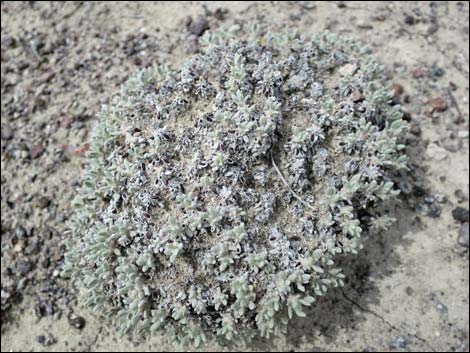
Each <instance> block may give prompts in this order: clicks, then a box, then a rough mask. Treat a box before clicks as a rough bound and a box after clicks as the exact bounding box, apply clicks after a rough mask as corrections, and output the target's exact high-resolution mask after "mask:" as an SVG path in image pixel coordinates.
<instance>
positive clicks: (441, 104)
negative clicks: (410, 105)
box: [428, 97, 447, 112]
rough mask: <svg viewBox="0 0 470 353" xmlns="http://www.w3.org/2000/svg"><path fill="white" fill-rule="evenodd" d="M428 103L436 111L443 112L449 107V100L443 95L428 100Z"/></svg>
mask: <svg viewBox="0 0 470 353" xmlns="http://www.w3.org/2000/svg"><path fill="white" fill-rule="evenodd" d="M428 104H430V105H431V107H432V109H433V110H434V111H436V112H443V111H445V110H446V109H447V102H446V101H445V100H444V98H442V97H436V98H432V99H430V100H428Z"/></svg>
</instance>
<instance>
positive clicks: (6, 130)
mask: <svg viewBox="0 0 470 353" xmlns="http://www.w3.org/2000/svg"><path fill="white" fill-rule="evenodd" d="M12 138H13V129H12V128H11V126H10V125H7V124H5V125H3V126H2V140H11V139H12Z"/></svg>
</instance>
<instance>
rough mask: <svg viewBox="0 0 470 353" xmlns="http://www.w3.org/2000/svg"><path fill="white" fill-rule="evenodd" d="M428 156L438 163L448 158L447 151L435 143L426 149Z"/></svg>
mask: <svg viewBox="0 0 470 353" xmlns="http://www.w3.org/2000/svg"><path fill="white" fill-rule="evenodd" d="M426 154H427V155H428V156H429V157H430V158H432V159H435V160H437V161H443V160H444V159H446V158H447V157H448V154H447V151H446V150H445V149H444V148H442V147H440V146H438V145H436V144H435V143H431V144H430V145H429V146H428V148H427V149H426Z"/></svg>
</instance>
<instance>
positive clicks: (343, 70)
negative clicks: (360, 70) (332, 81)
mask: <svg viewBox="0 0 470 353" xmlns="http://www.w3.org/2000/svg"><path fill="white" fill-rule="evenodd" d="M356 71H357V65H356V64H346V65H344V66H341V67H340V68H339V69H338V73H339V74H340V75H341V76H345V77H348V76H352V75H354V74H355V73H356Z"/></svg>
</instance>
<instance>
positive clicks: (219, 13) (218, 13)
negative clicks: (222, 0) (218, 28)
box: [214, 7, 228, 21]
mask: <svg viewBox="0 0 470 353" xmlns="http://www.w3.org/2000/svg"><path fill="white" fill-rule="evenodd" d="M227 14H228V10H227V9H222V8H220V7H218V8H217V9H215V11H214V17H215V18H216V19H217V20H219V21H223V20H225V16H226V15H227Z"/></svg>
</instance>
